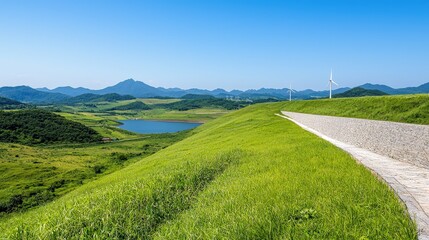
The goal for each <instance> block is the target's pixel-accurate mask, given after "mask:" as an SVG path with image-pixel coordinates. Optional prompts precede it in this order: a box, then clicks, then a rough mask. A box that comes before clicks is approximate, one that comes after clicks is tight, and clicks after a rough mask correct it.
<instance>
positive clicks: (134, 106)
mask: <svg viewBox="0 0 429 240" xmlns="http://www.w3.org/2000/svg"><path fill="white" fill-rule="evenodd" d="M149 109H152V108H151V107H149V105H147V104H145V103H143V102H141V101H135V102H132V103H128V104H125V105H121V106H117V107H114V108H111V109H110V110H149Z"/></svg>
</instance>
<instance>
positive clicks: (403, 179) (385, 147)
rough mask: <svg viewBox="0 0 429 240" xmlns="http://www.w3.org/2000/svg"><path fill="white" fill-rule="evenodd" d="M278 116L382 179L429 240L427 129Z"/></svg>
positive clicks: (400, 124)
mask: <svg viewBox="0 0 429 240" xmlns="http://www.w3.org/2000/svg"><path fill="white" fill-rule="evenodd" d="M282 114H283V115H280V114H278V116H281V117H283V118H286V119H289V120H291V121H292V122H295V123H296V124H297V125H299V126H301V127H302V128H304V129H305V130H307V131H309V132H312V133H314V134H316V135H318V136H319V137H321V138H323V139H325V140H327V141H329V142H331V143H333V144H334V145H336V146H337V147H339V148H341V149H343V150H345V151H346V152H348V153H350V154H351V155H352V156H353V157H354V158H356V159H357V160H358V161H360V162H361V163H362V164H363V165H365V166H366V167H368V168H369V169H371V170H372V171H373V172H375V173H376V174H378V175H379V176H380V177H382V178H383V179H384V180H385V181H386V182H387V184H389V185H390V186H391V187H392V188H393V189H394V190H395V192H396V193H397V194H398V196H399V197H400V198H401V199H402V201H404V203H405V204H406V206H407V208H408V211H409V213H410V215H411V217H413V218H414V219H415V220H416V222H417V226H418V230H419V239H424V240H429V126H427V125H416V124H404V123H395V122H385V121H375V120H365V119H356V118H344V117H330V116H321V115H313V114H303V113H294V112H282Z"/></svg>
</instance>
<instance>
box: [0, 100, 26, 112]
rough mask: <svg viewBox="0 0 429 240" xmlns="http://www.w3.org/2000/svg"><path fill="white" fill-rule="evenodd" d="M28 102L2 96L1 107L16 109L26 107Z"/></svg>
mask: <svg viewBox="0 0 429 240" xmlns="http://www.w3.org/2000/svg"><path fill="white" fill-rule="evenodd" d="M26 106H27V104H24V103H21V102H18V101H15V100H12V99H9V98H4V97H0V109H16V108H23V107H26Z"/></svg>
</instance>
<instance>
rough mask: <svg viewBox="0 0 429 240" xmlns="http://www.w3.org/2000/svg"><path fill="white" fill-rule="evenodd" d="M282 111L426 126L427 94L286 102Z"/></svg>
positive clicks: (428, 107) (428, 108) (428, 101)
mask: <svg viewBox="0 0 429 240" xmlns="http://www.w3.org/2000/svg"><path fill="white" fill-rule="evenodd" d="M282 110H284V111H292V112H301V113H313V114H321V115H331V116H340V117H354V118H365V119H374V120H385V121H394V122H404V123H417V124H429V95H428V94H424V95H423V94H421V95H403V96H381V97H359V98H339V99H320V100H305V101H292V102H286V103H284V104H283V106H282Z"/></svg>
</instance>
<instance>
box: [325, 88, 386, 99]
mask: <svg viewBox="0 0 429 240" xmlns="http://www.w3.org/2000/svg"><path fill="white" fill-rule="evenodd" d="M384 95H388V94H387V93H385V92H382V91H380V90H368V89H365V88H361V87H355V88H352V89H350V90H347V91H345V92H343V93H338V94H334V95H333V96H332V97H333V98H348V97H365V96H384Z"/></svg>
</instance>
